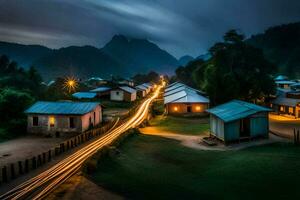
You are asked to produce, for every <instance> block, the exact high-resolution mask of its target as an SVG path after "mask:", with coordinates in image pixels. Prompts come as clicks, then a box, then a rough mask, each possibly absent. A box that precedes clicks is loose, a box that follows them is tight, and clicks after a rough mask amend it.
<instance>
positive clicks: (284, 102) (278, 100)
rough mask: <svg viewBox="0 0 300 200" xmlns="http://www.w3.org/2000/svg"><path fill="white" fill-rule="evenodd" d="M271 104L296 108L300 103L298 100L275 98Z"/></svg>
mask: <svg viewBox="0 0 300 200" xmlns="http://www.w3.org/2000/svg"><path fill="white" fill-rule="evenodd" d="M272 103H273V104H276V105H283V106H291V107H296V105H297V104H298V103H300V99H292V98H286V97H277V98H276V99H274V100H273V101H272Z"/></svg>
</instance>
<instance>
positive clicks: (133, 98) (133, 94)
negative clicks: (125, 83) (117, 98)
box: [124, 92, 136, 102]
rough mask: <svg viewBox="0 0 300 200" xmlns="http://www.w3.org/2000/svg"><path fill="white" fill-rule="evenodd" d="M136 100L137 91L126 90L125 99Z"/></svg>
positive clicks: (128, 100)
mask: <svg viewBox="0 0 300 200" xmlns="http://www.w3.org/2000/svg"><path fill="white" fill-rule="evenodd" d="M135 100H136V92H134V93H129V92H124V101H127V102H131V101H135Z"/></svg>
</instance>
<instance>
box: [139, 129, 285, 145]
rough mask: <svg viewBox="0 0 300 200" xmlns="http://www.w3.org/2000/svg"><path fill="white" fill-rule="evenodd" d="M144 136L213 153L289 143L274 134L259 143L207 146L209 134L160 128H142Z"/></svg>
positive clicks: (258, 141)
mask: <svg viewBox="0 0 300 200" xmlns="http://www.w3.org/2000/svg"><path fill="white" fill-rule="evenodd" d="M139 130H140V132H141V133H142V134H145V135H152V136H159V137H164V138H168V139H174V140H177V141H180V142H181V144H182V145H183V146H185V147H189V148H192V149H198V150H212V151H227V150H240V149H244V148H248V147H252V146H259V145H265V144H271V143H275V142H288V140H286V139H283V138H280V137H277V136H275V135H273V134H270V137H269V138H268V139H261V140H257V141H251V142H242V143H237V144H232V145H228V146H225V145H224V144H223V143H219V144H218V145H216V146H207V145H205V144H203V142H201V141H202V138H203V137H206V136H208V135H209V133H208V132H206V133H203V134H202V135H199V136H197V135H184V134H177V133H173V132H170V131H168V132H166V131H161V130H160V129H159V128H156V127H146V128H140V129H139Z"/></svg>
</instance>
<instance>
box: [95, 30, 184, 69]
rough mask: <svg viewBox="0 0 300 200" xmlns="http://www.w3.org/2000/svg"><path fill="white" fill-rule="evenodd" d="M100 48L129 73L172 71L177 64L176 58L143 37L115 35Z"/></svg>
mask: <svg viewBox="0 0 300 200" xmlns="http://www.w3.org/2000/svg"><path fill="white" fill-rule="evenodd" d="M101 50H102V51H103V52H105V53H106V54H108V55H110V56H111V57H112V58H113V59H114V60H116V61H118V62H119V63H122V64H123V65H124V67H126V68H127V70H129V72H130V73H136V72H147V71H150V70H154V71H159V72H165V73H172V72H173V71H174V69H175V68H174V66H178V65H179V63H178V61H177V60H176V58H174V57H173V56H171V55H170V54H169V53H168V52H166V51H164V50H162V49H160V48H159V47H158V46H157V45H156V44H154V43H152V42H149V41H148V40H145V39H134V38H127V37H125V36H123V35H116V36H114V37H113V38H112V40H111V41H110V42H109V43H107V44H106V45H105V46H104V47H103V48H102V49H101Z"/></svg>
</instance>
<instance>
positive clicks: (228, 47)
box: [194, 30, 276, 105]
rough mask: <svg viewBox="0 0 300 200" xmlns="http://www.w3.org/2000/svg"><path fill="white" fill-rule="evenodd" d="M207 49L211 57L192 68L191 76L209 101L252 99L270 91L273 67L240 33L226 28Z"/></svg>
mask: <svg viewBox="0 0 300 200" xmlns="http://www.w3.org/2000/svg"><path fill="white" fill-rule="evenodd" d="M210 52H211V53H212V55H213V57H212V58H211V59H210V60H209V61H207V62H206V63H204V64H203V65H201V66H200V67H198V68H197V70H195V71H194V77H195V80H196V81H197V85H198V86H199V87H200V88H201V89H203V90H204V91H206V92H207V94H208V95H209V97H210V99H211V104H212V105H216V104H221V103H224V102H226V101H229V100H232V99H242V100H246V101H256V100H257V99H263V98H264V97H266V96H268V95H269V94H272V93H274V91H275V83H274V81H273V80H272V78H271V76H270V75H271V74H272V73H274V72H275V69H276V67H275V66H274V65H273V64H271V63H270V62H268V61H267V60H266V59H265V58H264V55H263V52H262V51H261V50H260V49H257V48H254V47H252V46H250V45H247V44H246V43H245V42H244V36H243V35H241V34H238V33H237V32H236V31H234V30H230V31H229V32H228V33H226V34H225V36H224V41H223V42H219V43H216V44H215V45H214V46H213V47H212V48H211V49H210Z"/></svg>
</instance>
